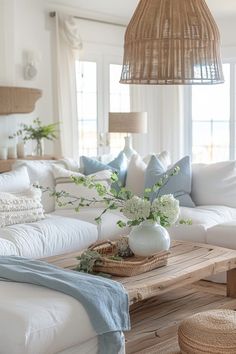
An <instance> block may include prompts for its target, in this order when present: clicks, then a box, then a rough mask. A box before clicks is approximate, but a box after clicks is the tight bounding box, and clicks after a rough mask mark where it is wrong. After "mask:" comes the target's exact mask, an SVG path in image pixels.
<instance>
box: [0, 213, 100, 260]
mask: <svg viewBox="0 0 236 354" xmlns="http://www.w3.org/2000/svg"><path fill="white" fill-rule="evenodd" d="M97 237H98V233H97V228H96V226H94V225H92V224H90V223H87V222H83V221H80V220H75V219H72V218H65V217H57V216H47V217H46V218H45V219H44V220H40V221H38V222H34V223H30V224H18V225H12V226H7V227H5V228H1V229H0V238H2V239H5V240H8V241H10V242H12V243H13V244H14V245H15V247H16V249H17V252H18V254H19V255H20V256H24V257H30V258H43V257H49V256H53V255H57V254H63V253H67V252H72V251H76V250H82V249H84V248H87V247H88V246H89V245H91V244H92V243H94V242H96V241H97Z"/></svg>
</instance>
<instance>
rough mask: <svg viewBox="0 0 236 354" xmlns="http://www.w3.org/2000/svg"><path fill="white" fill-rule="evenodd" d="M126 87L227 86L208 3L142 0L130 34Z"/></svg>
mask: <svg viewBox="0 0 236 354" xmlns="http://www.w3.org/2000/svg"><path fill="white" fill-rule="evenodd" d="M120 82H121V83H126V84H154V85H163V84H164V85H183V84H218V83H223V82H224V77H223V71H222V62H221V57H220V34H219V30H218V27H217V25H216V22H215V20H214V18H213V16H212V15H211V13H210V10H209V8H208V7H207V5H206V3H205V1H204V0H140V2H139V4H138V7H137V9H136V10H135V13H134V15H133V17H132V19H131V21H130V23H129V25H128V27H127V30H126V33H125V45H124V60H123V69H122V74H121V80H120Z"/></svg>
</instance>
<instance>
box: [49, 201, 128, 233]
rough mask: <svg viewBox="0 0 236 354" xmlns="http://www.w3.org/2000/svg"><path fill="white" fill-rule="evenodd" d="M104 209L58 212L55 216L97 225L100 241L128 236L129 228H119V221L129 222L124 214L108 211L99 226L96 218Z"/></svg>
mask: <svg viewBox="0 0 236 354" xmlns="http://www.w3.org/2000/svg"><path fill="white" fill-rule="evenodd" d="M103 210H104V208H86V207H85V208H81V209H80V211H79V212H78V213H77V212H75V211H74V210H56V211H55V213H54V214H55V215H63V216H66V217H68V218H76V219H78V220H83V221H86V222H88V223H91V224H93V225H95V226H94V227H96V228H97V230H98V240H115V239H117V238H119V237H120V236H124V235H128V234H129V231H130V229H129V228H128V227H124V228H120V227H119V226H117V224H116V223H117V221H118V220H123V221H127V219H125V218H124V216H123V215H122V214H120V213H119V212H118V211H116V210H112V211H108V212H107V213H106V214H104V215H103V216H102V223H101V225H97V223H96V222H95V218H96V217H97V216H99V215H100V214H101V213H102V211H103Z"/></svg>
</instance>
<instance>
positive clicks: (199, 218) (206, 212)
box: [180, 205, 236, 228]
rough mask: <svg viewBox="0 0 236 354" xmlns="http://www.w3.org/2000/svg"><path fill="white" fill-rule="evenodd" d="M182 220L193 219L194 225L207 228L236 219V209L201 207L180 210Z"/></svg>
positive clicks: (221, 206) (214, 206) (218, 206)
mask: <svg viewBox="0 0 236 354" xmlns="http://www.w3.org/2000/svg"><path fill="white" fill-rule="evenodd" d="M180 219H191V220H192V223H193V224H202V225H204V226H205V227H206V228H209V227H212V226H215V225H217V224H222V223H224V222H228V221H232V220H233V219H236V209H234V208H229V207H226V206H223V205H201V206H198V207H196V208H186V207H181V208H180Z"/></svg>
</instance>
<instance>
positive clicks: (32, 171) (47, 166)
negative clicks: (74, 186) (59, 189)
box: [13, 160, 63, 213]
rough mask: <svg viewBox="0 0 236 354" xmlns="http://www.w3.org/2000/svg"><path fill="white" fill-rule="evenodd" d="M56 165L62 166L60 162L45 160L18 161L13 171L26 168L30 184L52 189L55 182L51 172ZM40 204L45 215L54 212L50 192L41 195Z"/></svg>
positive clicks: (53, 203) (53, 200) (53, 202)
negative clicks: (20, 167) (22, 167)
mask: <svg viewBox="0 0 236 354" xmlns="http://www.w3.org/2000/svg"><path fill="white" fill-rule="evenodd" d="M55 163H58V164H60V165H62V166H63V162H62V161H58V162H55V161H50V160H49V161H47V160H38V161H36V160H33V161H31V160H30V161H28V160H19V161H17V162H16V163H15V164H14V165H13V169H15V168H19V166H25V168H27V171H28V174H29V179H30V183H31V184H38V185H40V186H42V187H43V188H50V189H53V188H54V187H55V180H54V176H53V172H52V165H53V164H55ZM42 204H43V207H44V210H45V212H46V213H51V212H52V211H54V210H55V198H53V197H51V195H50V192H47V191H46V192H43V193H42Z"/></svg>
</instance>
